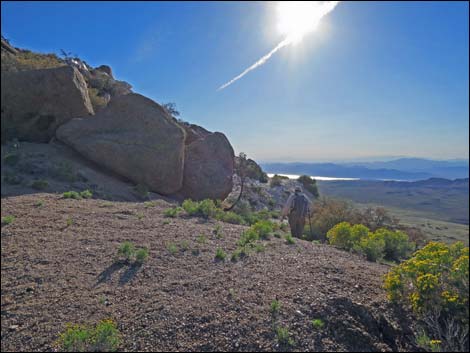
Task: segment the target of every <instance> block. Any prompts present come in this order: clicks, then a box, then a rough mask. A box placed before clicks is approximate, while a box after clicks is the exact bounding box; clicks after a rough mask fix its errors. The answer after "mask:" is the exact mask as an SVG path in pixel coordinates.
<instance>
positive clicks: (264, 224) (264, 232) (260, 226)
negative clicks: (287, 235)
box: [251, 221, 274, 239]
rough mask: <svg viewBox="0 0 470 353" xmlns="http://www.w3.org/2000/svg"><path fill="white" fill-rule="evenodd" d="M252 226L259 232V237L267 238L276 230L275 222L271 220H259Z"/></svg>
mask: <svg viewBox="0 0 470 353" xmlns="http://www.w3.org/2000/svg"><path fill="white" fill-rule="evenodd" d="M251 228H252V229H253V231H255V232H256V233H258V237H259V238H261V239H267V238H268V237H269V234H270V233H271V232H273V231H274V224H273V223H272V222H271V221H258V222H256V223H255V224H253V225H252V226H251Z"/></svg>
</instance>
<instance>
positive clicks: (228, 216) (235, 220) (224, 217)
mask: <svg viewBox="0 0 470 353" xmlns="http://www.w3.org/2000/svg"><path fill="white" fill-rule="evenodd" d="M215 218H216V219H217V220H219V221H222V222H227V223H231V224H245V223H246V222H245V220H244V219H243V217H242V216H240V215H238V214H236V213H235V212H232V211H227V212H224V211H219V212H217V213H216V217H215Z"/></svg>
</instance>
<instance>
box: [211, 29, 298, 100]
mask: <svg viewBox="0 0 470 353" xmlns="http://www.w3.org/2000/svg"><path fill="white" fill-rule="evenodd" d="M290 43H291V40H289V38H286V39H284V40H283V41H282V42H281V43H279V44H278V45H277V46H276V47H275V48H274V49H273V50H271V51H270V52H269V53H268V54H266V55H265V56H263V57H262V58H261V59H259V60H258V61H257V62H255V63H254V64H253V65H251V66H250V67H249V68H248V69H246V70H245V71H243V72H242V73H241V74H240V75H238V76H236V77H234V78H232V79H231V80H230V81H228V82H227V83H224V84H223V85H222V86H220V87H219V88H218V89H217V91H220V90H223V89H224V88H225V87H227V86H230V85H231V84H232V83H234V82H235V81H237V80H239V79H241V78H242V77H243V76H245V75H246V74H247V73H248V72H250V71H251V70H254V69H256V68H257V67H258V66H261V65H263V64H264V63H265V62H266V61H268V59H269V58H270V57H271V56H273V54H274V53H275V52H277V51H278V50H279V49H281V48H282V47H285V46H286V45H287V44H290Z"/></svg>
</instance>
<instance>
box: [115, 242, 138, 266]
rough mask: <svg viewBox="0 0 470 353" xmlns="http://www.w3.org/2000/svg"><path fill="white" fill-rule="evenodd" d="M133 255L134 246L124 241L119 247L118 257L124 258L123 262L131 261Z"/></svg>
mask: <svg viewBox="0 0 470 353" xmlns="http://www.w3.org/2000/svg"><path fill="white" fill-rule="evenodd" d="M134 253H135V246H134V244H133V243H131V242H130V241H125V242H124V243H122V244H121V245H120V246H119V249H118V257H124V260H126V261H131V259H132V257H133V256H134Z"/></svg>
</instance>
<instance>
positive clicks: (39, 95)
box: [1, 38, 234, 200]
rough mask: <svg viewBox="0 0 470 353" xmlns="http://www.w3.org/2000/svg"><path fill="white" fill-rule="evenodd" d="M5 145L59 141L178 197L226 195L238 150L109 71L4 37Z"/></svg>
mask: <svg viewBox="0 0 470 353" xmlns="http://www.w3.org/2000/svg"><path fill="white" fill-rule="evenodd" d="M1 77H2V78H1V92H2V93H1V94H2V97H1V98H2V99H1V101H2V107H1V108H2V113H1V121H2V124H1V126H2V144H3V143H6V142H8V141H12V140H13V141H18V140H19V141H27V142H34V143H47V142H50V141H54V140H58V141H60V142H62V143H64V144H65V145H67V146H69V147H71V148H72V149H73V150H75V151H76V152H78V153H79V154H80V155H82V156H83V157H84V158H85V159H87V160H88V161H90V162H94V163H95V164H96V165H97V166H98V167H99V168H105V169H106V170H108V171H109V172H112V173H114V174H116V175H118V176H120V177H123V178H125V179H127V180H129V181H132V182H133V183H135V184H138V185H141V188H148V189H149V190H150V191H153V192H156V193H159V194H161V195H168V196H172V197H174V198H179V199H183V198H192V199H196V200H200V199H204V198H212V199H224V198H225V197H226V196H227V195H228V194H229V193H230V191H231V190H232V175H233V170H234V151H233V148H232V146H231V145H230V142H229V141H228V139H227V138H226V137H225V135H224V134H222V133H219V132H214V133H212V132H209V131H207V130H205V129H203V128H201V127H198V126H196V125H192V124H186V123H180V122H178V121H177V120H176V119H174V118H173V117H172V116H171V115H170V113H169V112H168V111H167V110H166V109H165V108H164V107H162V106H161V105H159V104H158V103H156V102H154V101H152V100H150V99H148V98H146V97H144V96H141V95H139V94H136V93H133V92H132V91H131V86H130V85H129V84H127V83H125V82H122V81H118V80H116V79H115V78H114V77H113V74H112V71H111V68H109V67H108V66H106V65H101V66H99V67H97V68H92V67H90V66H89V65H88V64H86V62H84V61H82V60H81V59H79V58H70V57H65V59H59V58H58V57H57V56H55V55H53V54H48V55H44V54H38V53H32V52H30V51H26V50H22V49H18V48H14V47H12V46H11V45H10V44H9V43H8V42H7V41H6V40H5V39H4V38H2V76H1Z"/></svg>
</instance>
